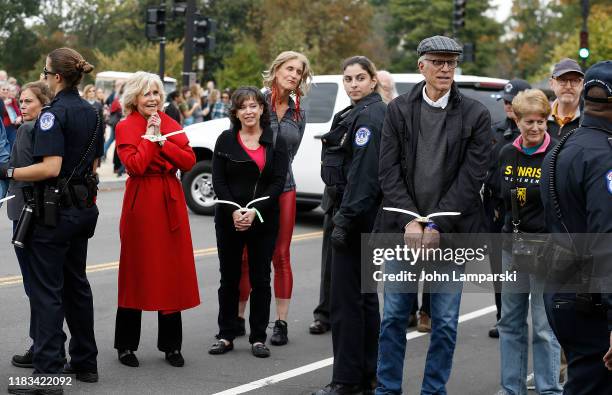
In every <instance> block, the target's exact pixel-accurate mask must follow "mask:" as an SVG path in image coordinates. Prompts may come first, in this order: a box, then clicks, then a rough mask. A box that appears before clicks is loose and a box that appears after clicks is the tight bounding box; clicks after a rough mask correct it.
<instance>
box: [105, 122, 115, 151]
mask: <svg viewBox="0 0 612 395" xmlns="http://www.w3.org/2000/svg"><path fill="white" fill-rule="evenodd" d="M109 129H110V136H108V140H106V142H105V143H104V156H106V152H107V151H108V149H109V148H110V146H111V144H112V143H113V141H115V128H114V127H112V126H109Z"/></svg>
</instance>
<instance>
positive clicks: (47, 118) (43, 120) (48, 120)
mask: <svg viewBox="0 0 612 395" xmlns="http://www.w3.org/2000/svg"><path fill="white" fill-rule="evenodd" d="M53 125H55V115H53V113H51V112H46V113H44V114H43V115H41V117H40V130H49V129H51V128H52V127H53Z"/></svg>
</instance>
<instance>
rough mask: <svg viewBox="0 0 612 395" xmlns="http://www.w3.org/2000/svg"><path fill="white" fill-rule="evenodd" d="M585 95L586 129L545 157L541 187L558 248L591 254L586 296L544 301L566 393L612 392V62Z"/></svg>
mask: <svg viewBox="0 0 612 395" xmlns="http://www.w3.org/2000/svg"><path fill="white" fill-rule="evenodd" d="M583 94H584V116H583V118H582V121H581V123H580V126H579V127H578V128H577V129H575V130H574V131H572V132H570V133H571V134H570V133H568V134H567V135H566V136H564V138H563V139H561V141H560V143H559V145H558V147H557V148H556V149H553V150H552V151H551V152H550V153H548V154H547V155H546V158H545V159H544V163H543V164H542V179H541V182H540V184H541V185H543V186H548V188H542V189H543V193H542V202H543V204H544V210H545V215H546V226H547V228H548V230H549V232H551V233H552V234H553V236H554V240H555V243H556V244H557V245H559V246H561V247H563V248H565V249H566V250H574V251H576V252H577V253H578V254H581V255H582V256H583V257H584V256H589V257H590V261H591V262H592V269H591V268H589V269H588V270H589V272H588V276H583V275H581V277H582V279H584V278H588V279H589V283H590V285H589V288H588V289H587V292H585V293H570V292H565V291H564V292H554V290H555V288H552V289H551V292H550V293H548V294H544V303H545V306H546V314H547V316H548V321H549V322H550V325H551V327H552V329H553V331H554V332H555V335H556V337H557V339H558V340H559V343H560V344H561V346H562V347H563V350H564V351H565V354H566V357H567V362H568V372H567V382H566V383H565V385H564V388H563V393H564V394H612V289H611V288H612V241H611V239H612V61H610V60H607V61H602V62H599V63H596V64H595V65H593V66H591V68H589V69H588V70H587V72H586V74H585V78H584V91H583ZM581 234H582V235H581ZM570 235H571V236H570ZM568 236H570V237H568ZM554 263H555V261H554V260H551V261H550V262H547V264H548V267H551V265H552V266H554ZM575 265H580V267H578V266H577V267H576V270H575V272H578V273H579V272H581V271H583V270H584V269H583V268H584V267H588V266H586V265H584V264H582V263H581V262H580V261H578V262H576V263H575ZM583 281H584V280H583ZM549 282H551V281H550V280H549ZM566 291H567V290H566Z"/></svg>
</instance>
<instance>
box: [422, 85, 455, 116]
mask: <svg viewBox="0 0 612 395" xmlns="http://www.w3.org/2000/svg"><path fill="white" fill-rule="evenodd" d="M450 92H451V91H450V89H449V90H448V92H446V94H445V95H444V96H442V97H441V98H439V99H438V100H437V101H433V100H431V99H430V98H429V97H428V96H427V93H426V92H425V86H423V99H425V102H426V103H427V104H429V105H430V106H432V107H438V108H441V109H443V110H444V109H445V108H446V106H448V99H449V97H450Z"/></svg>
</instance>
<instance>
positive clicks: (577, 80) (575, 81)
mask: <svg viewBox="0 0 612 395" xmlns="http://www.w3.org/2000/svg"><path fill="white" fill-rule="evenodd" d="M555 80H556V81H557V82H558V83H559V85H561V86H567V84H570V85H571V86H572V88H575V87H577V86H578V85H580V84H582V78H563V79H561V78H555Z"/></svg>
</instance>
